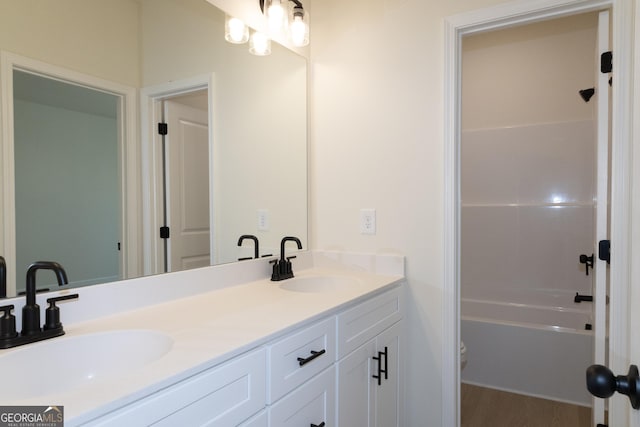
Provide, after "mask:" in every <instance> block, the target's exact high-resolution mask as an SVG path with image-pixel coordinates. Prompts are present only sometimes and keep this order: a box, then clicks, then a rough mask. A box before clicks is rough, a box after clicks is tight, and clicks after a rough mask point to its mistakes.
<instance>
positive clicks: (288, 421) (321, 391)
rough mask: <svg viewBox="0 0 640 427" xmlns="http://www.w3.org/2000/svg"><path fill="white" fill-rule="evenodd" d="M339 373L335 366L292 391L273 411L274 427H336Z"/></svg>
mask: <svg viewBox="0 0 640 427" xmlns="http://www.w3.org/2000/svg"><path fill="white" fill-rule="evenodd" d="M335 390H336V371H335V368H334V367H333V366H332V367H331V368H329V369H327V370H325V371H324V372H322V373H321V374H318V375H317V376H315V377H313V378H312V379H310V380H309V381H307V382H306V383H304V384H303V385H302V386H300V387H299V388H297V389H296V390H294V391H292V392H291V393H289V394H288V395H286V396H285V397H283V398H282V399H280V400H279V401H278V402H276V403H275V404H274V405H273V406H272V407H271V408H270V409H269V425H270V426H271V427H300V426H304V427H309V426H313V425H315V426H321V425H324V426H326V427H330V426H333V425H335V418H336V415H335V414H336V411H335Z"/></svg>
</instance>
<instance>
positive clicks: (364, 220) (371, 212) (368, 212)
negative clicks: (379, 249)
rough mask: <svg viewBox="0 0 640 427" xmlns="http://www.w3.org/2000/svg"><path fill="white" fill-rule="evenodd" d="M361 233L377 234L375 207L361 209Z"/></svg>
mask: <svg viewBox="0 0 640 427" xmlns="http://www.w3.org/2000/svg"><path fill="white" fill-rule="evenodd" d="M360 234H376V210H375V209H360Z"/></svg>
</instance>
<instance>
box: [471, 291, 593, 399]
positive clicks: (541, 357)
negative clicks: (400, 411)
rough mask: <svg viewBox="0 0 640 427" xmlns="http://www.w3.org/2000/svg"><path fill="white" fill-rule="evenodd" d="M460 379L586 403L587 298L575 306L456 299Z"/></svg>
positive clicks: (589, 352)
mask: <svg viewBox="0 0 640 427" xmlns="http://www.w3.org/2000/svg"><path fill="white" fill-rule="evenodd" d="M460 308H461V311H460V312H461V314H462V316H461V319H460V329H461V337H462V341H463V342H464V344H465V346H466V347H467V358H468V362H467V366H466V368H465V369H464V370H463V371H462V382H465V383H469V384H474V385H480V386H484V387H490V388H495V389H499V390H505V391H511V392H514V393H520V394H525V395H530V396H536V397H542V398H545V399H552V400H557V401H562V402H568V403H573V404H578V405H582V406H591V395H590V394H589V393H588V391H587V389H586V385H585V370H586V368H587V367H588V366H589V365H591V364H592V363H593V362H592V360H593V333H592V331H590V330H587V329H586V328H585V326H586V325H587V324H591V323H592V316H591V313H590V309H591V303H586V304H585V303H581V305H580V307H578V308H562V307H553V306H552V307H546V306H542V305H527V304H514V303H508V302H496V301H486V300H478V299H462V300H461V302H460Z"/></svg>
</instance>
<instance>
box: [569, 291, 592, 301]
mask: <svg viewBox="0 0 640 427" xmlns="http://www.w3.org/2000/svg"><path fill="white" fill-rule="evenodd" d="M582 301H593V296H592V295H580V294H579V293H577V292H576V296H575V297H573V302H578V303H580V302H582Z"/></svg>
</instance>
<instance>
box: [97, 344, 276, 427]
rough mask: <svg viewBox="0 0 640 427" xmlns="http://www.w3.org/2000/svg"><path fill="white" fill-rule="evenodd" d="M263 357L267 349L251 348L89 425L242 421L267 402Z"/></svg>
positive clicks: (226, 423) (220, 425) (227, 423)
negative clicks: (241, 354)
mask: <svg viewBox="0 0 640 427" xmlns="http://www.w3.org/2000/svg"><path fill="white" fill-rule="evenodd" d="M265 363H266V355H265V350H264V349H261V350H256V351H253V352H251V353H248V354H247V355H244V356H239V357H237V358H235V359H233V360H232V361H230V362H228V363H225V364H223V365H222V366H219V367H215V368H212V369H210V370H208V371H205V372H203V373H201V374H198V375H195V376H193V377H191V378H188V379H186V380H184V381H182V382H180V383H178V384H176V385H174V386H171V387H169V388H168V389H166V390H164V391H159V392H157V393H155V394H153V395H151V396H149V397H146V398H144V399H142V400H139V401H137V402H134V403H132V404H130V405H128V406H125V407H124V408H121V409H119V410H117V411H115V412H113V413H111V414H108V415H106V416H104V417H101V418H99V419H96V420H94V421H92V422H89V423H88V425H91V426H123V425H139V426H143V425H144V426H148V425H154V426H176V425H189V426H218V427H226V426H231V425H234V426H235V425H238V424H240V423H241V422H242V421H244V420H246V419H247V418H248V417H250V416H251V415H252V414H255V413H257V412H258V411H259V410H260V409H263V408H264V402H265V394H266V378H265V370H266V366H265Z"/></svg>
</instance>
